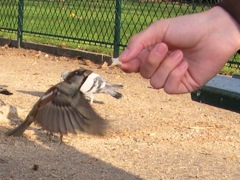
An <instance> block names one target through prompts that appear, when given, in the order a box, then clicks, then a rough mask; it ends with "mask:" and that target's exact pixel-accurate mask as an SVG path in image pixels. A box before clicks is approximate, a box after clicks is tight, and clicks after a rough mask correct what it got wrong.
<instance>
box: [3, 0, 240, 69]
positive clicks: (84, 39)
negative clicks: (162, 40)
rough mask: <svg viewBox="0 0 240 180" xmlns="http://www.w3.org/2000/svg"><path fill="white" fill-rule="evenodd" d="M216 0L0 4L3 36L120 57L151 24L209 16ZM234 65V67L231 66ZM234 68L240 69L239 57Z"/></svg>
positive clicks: (37, 0) (20, 1) (55, 0)
mask: <svg viewBox="0 0 240 180" xmlns="http://www.w3.org/2000/svg"><path fill="white" fill-rule="evenodd" d="M217 1H218V0H178V1H177V0H175V1H174V0H8V1H5V0H0V36H3V37H10V38H15V39H16V38H17V39H18V42H19V46H21V42H22V41H32V42H37V43H44V44H53V45H60V44H61V43H63V42H64V43H65V44H67V46H68V47H70V48H80V49H87V50H91V51H100V52H104V53H108V54H112V53H113V54H114V56H117V55H118V54H119V52H120V51H122V50H123V49H124V47H125V46H126V44H127V42H128V40H129V38H130V37H131V36H132V35H133V34H136V33H138V32H139V31H141V30H142V29H144V28H146V27H147V26H148V25H149V24H150V23H152V22H154V21H156V20H158V19H164V18H169V17H175V16H179V15H184V14H191V13H197V12H201V11H204V10H207V9H208V8H209V7H211V5H212V4H214V3H216V2H217ZM231 63H232V64H231ZM229 64H230V65H231V67H234V68H240V57H239V56H238V55H235V56H234V57H233V58H232V59H231V60H230V61H229Z"/></svg>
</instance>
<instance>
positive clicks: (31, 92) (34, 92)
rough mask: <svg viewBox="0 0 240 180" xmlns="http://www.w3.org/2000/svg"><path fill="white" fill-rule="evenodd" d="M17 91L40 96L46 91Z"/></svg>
mask: <svg viewBox="0 0 240 180" xmlns="http://www.w3.org/2000/svg"><path fill="white" fill-rule="evenodd" d="M17 92H20V93H23V94H29V95H32V96H38V97H41V96H42V95H43V94H44V92H40V91H24V90H17Z"/></svg>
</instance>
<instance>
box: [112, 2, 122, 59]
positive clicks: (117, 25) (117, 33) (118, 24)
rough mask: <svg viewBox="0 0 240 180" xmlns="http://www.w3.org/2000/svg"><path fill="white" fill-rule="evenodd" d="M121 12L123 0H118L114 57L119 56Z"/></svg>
mask: <svg viewBox="0 0 240 180" xmlns="http://www.w3.org/2000/svg"><path fill="white" fill-rule="evenodd" d="M121 14H122V0H116V8H115V26H114V42H113V45H114V48H113V57H118V56H119V44H120V31H121Z"/></svg>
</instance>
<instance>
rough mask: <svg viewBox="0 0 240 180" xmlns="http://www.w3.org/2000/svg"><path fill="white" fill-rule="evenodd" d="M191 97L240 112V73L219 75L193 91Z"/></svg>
mask: <svg viewBox="0 0 240 180" xmlns="http://www.w3.org/2000/svg"><path fill="white" fill-rule="evenodd" d="M191 98H192V100H194V101H197V102H201V103H205V104H209V105H212V106H216V107H220V108H224V109H228V110H231V111H235V112H238V113H240V75H239V74H236V75H234V76H232V77H230V76H222V75H217V76H215V77H214V78H213V79H211V80H210V81H208V82H207V83H206V84H205V85H204V86H202V87H201V88H200V89H198V90H197V91H195V92H193V93H191Z"/></svg>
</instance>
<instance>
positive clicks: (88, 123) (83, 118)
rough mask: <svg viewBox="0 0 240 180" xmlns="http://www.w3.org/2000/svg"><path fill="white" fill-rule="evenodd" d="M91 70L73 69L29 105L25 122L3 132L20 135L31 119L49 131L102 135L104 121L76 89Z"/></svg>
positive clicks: (104, 126) (62, 133)
mask: <svg viewBox="0 0 240 180" xmlns="http://www.w3.org/2000/svg"><path fill="white" fill-rule="evenodd" d="M91 73H92V71H90V70H87V69H77V70H75V71H72V72H71V73H70V74H69V75H68V77H67V78H66V79H65V81H62V82H60V83H58V84H56V85H55V86H53V87H51V88H50V89H49V90H47V91H46V92H45V93H44V94H43V95H42V96H41V97H40V99H39V100H38V101H37V102H36V104H35V105H34V106H33V108H32V110H31V111H30V112H29V114H28V116H27V117H26V119H25V121H23V122H22V123H21V124H20V125H19V126H17V127H16V128H15V129H13V130H10V131H9V132H7V133H6V134H7V135H9V136H21V135H22V134H23V132H24V131H25V130H26V129H27V128H28V127H29V126H30V125H31V124H32V123H33V122H34V123H36V124H38V125H40V126H41V127H42V128H43V129H44V130H46V131H48V132H50V133H60V140H61V142H62V137H63V135H65V134H68V133H73V134H76V133H77V132H78V131H82V132H85V133H89V134H93V135H103V133H104V131H105V130H106V127H107V125H108V124H107V122H106V120H104V119H103V118H101V117H100V116H99V115H98V114H97V113H96V112H95V111H94V110H93V108H92V107H91V105H90V104H89V102H88V100H87V99H86V98H85V96H84V95H83V93H82V92H80V91H79V89H80V88H81V86H82V85H83V84H84V82H85V81H86V79H87V78H88V76H89V75H90V74H91Z"/></svg>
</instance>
